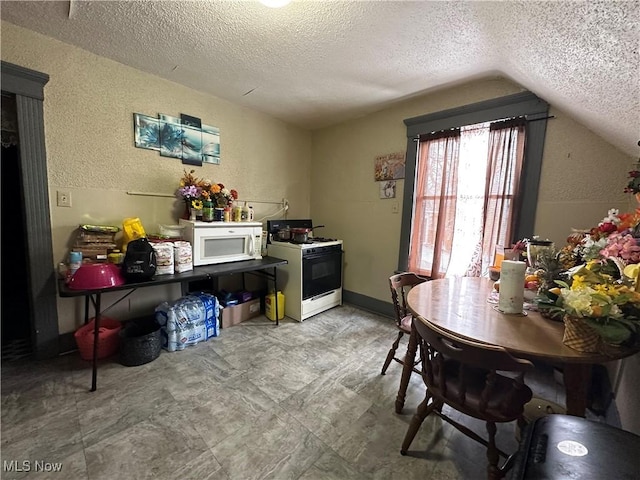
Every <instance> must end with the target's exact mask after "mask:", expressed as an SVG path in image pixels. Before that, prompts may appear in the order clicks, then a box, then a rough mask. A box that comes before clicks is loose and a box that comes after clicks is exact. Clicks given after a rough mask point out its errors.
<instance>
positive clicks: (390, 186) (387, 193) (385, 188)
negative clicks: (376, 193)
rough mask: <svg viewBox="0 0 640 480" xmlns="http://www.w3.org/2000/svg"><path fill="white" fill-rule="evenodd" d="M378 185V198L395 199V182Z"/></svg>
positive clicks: (388, 181) (389, 181) (390, 181)
mask: <svg viewBox="0 0 640 480" xmlns="http://www.w3.org/2000/svg"><path fill="white" fill-rule="evenodd" d="M378 183H379V184H380V198H396V181H395V180H387V181H384V182H378Z"/></svg>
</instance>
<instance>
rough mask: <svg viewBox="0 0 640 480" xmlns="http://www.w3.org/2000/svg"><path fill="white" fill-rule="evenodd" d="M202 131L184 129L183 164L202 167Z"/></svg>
mask: <svg viewBox="0 0 640 480" xmlns="http://www.w3.org/2000/svg"><path fill="white" fill-rule="evenodd" d="M201 152H202V130H200V129H199V128H189V127H187V126H184V125H183V128H182V163H185V164H187V165H202V153H201Z"/></svg>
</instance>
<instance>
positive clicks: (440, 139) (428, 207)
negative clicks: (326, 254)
mask: <svg viewBox="0 0 640 480" xmlns="http://www.w3.org/2000/svg"><path fill="white" fill-rule="evenodd" d="M548 109H549V105H548V104H547V103H546V102H544V101H543V100H541V99H539V98H538V97H536V96H535V95H533V94H531V93H529V92H525V93H520V94H516V95H510V96H508V97H503V98H498V99H494V100H489V101H486V102H480V103H477V104H473V105H468V106H465V107H460V108H456V109H452V110H447V111H444V112H438V113H434V114H429V115H425V116H422V117H417V118H413V119H408V120H405V124H406V125H407V137H408V142H407V161H406V179H405V188H404V194H403V202H404V205H405V208H404V209H403V218H402V231H401V238H400V252H399V260H398V270H400V271H406V270H415V271H421V272H422V273H425V274H432V272H431V270H434V271H433V276H443V275H444V271H447V270H450V271H449V274H450V275H479V274H481V273H482V271H483V270H486V268H487V267H488V265H489V264H490V263H491V262H492V261H493V252H494V249H495V245H496V244H499V243H506V244H508V243H511V242H512V241H514V240H515V239H516V238H522V237H525V236H531V235H532V232H533V223H534V217H535V207H536V204H537V191H538V183H539V177H540V167H541V162H542V147H543V144H544V134H545V131H546V118H548ZM514 117H519V118H520V120H519V121H515V122H514V121H511V122H510V123H504V122H502V123H501V122H496V121H497V120H501V119H505V118H514ZM523 119H524V120H526V121H524V122H523V121H522V120H523ZM518 123H519V125H518ZM514 129H515V130H514ZM435 132H438V133H435ZM507 132H509V133H507ZM525 137H526V142H524V138H525ZM490 142H492V143H490ZM505 142H507V143H506V144H505ZM491 144H493V145H494V146H493V147H491V150H490V149H489V146H490V145H491ZM495 145H503V146H504V145H511V146H512V147H514V148H512V149H510V150H509V151H510V152H512V153H513V152H514V151H516V150H517V149H516V148H515V147H516V146H518V145H519V146H520V149H521V154H522V159H521V162H520V166H519V167H518V166H517V165H515V166H514V164H513V162H511V163H510V165H512V167H513V168H511V169H507V170H505V169H504V168H503V167H499V166H497V164H496V163H495V161H496V160H497V159H498V158H499V157H500V155H498V151H497V150H496V148H497V147H496V146H495ZM479 150H482V151H483V152H487V151H491V152H492V153H491V154H490V155H486V154H485V155H483V157H484V159H483V161H482V162H478V161H477V160H474V158H476V157H477V156H476V155H469V153H468V152H470V151H474V152H477V151H479ZM499 150H503V148H502V147H501V148H500V149H499ZM512 153H510V155H511V154H512ZM447 157H448V158H449V163H448V164H446V165H445V163H444V159H445V158H447ZM502 157H504V156H502ZM504 158H511V157H509V156H506V157H504ZM512 160H513V159H512ZM420 161H422V164H423V165H425V164H426V162H429V164H430V165H431V169H430V170H429V171H426V172H425V171H422V172H420V171H419V170H418V169H417V165H418V164H419V163H420ZM465 162H466V163H465ZM487 162H489V163H487ZM508 164H509V162H507V164H505V166H508ZM445 168H446V169H447V172H446V175H444V170H443V169H445ZM487 168H489V169H490V170H491V171H492V172H493V173H492V175H487V173H486V172H487ZM483 169H484V171H483ZM518 169H520V170H518ZM438 177H440V178H441V180H440V183H438V180H437V178H438ZM458 177H459V178H458ZM445 178H449V179H451V178H458V181H457V182H455V183H451V182H449V183H447V182H446V181H444V180H443V179H445ZM478 178H482V179H484V178H488V179H494V180H493V181H491V182H489V183H487V184H484V181H482V182H478ZM497 179H502V182H497V181H496V180H497ZM500 184H502V185H503V186H504V188H502V189H501V188H498V187H499V186H500ZM436 191H437V193H435V192H436ZM425 192H427V193H425ZM429 192H431V193H429ZM514 198H520V202H519V203H515V204H514V203H513V200H514ZM408 207H411V208H408ZM505 211H506V212H511V213H509V214H507V215H505V214H504V212H505ZM416 212H418V214H417V215H418V216H416ZM473 212H475V213H473ZM478 212H480V213H478ZM500 212H502V213H500ZM456 218H457V221H456ZM427 219H430V220H427ZM436 219H437V220H438V222H436ZM494 220H497V221H494ZM437 224H439V225H440V226H439V227H436V225H437ZM470 231H473V232H474V234H475V235H476V241H472V242H469V241H468V239H469V235H468V232H470ZM412 232H414V233H415V235H414V236H413V242H412ZM418 232H419V234H418ZM478 238H479V239H480V241H479V242H478V240H477V239H478ZM443 245H445V246H446V247H444V248H443V247H442V246H443ZM434 246H435V248H434ZM452 252H455V255H454V256H452V255H451V253H452ZM410 257H411V262H412V264H411V265H410V264H409V259H410ZM416 258H419V260H418V262H416ZM471 260H473V261H471ZM443 265H444V266H446V268H445V269H442V266H443Z"/></svg>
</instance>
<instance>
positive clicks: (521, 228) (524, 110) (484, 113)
mask: <svg viewBox="0 0 640 480" xmlns="http://www.w3.org/2000/svg"><path fill="white" fill-rule="evenodd" d="M512 117H525V118H526V120H527V123H526V144H525V151H524V166H523V170H522V178H521V182H522V183H521V192H522V200H521V202H520V206H519V211H518V212H517V218H518V222H517V225H516V228H515V230H514V232H513V238H512V239H511V240H512V241H515V240H516V239H520V238H526V237H529V238H530V237H531V236H533V228H534V223H535V215H536V207H537V204H538V187H539V184H540V172H541V170H542V154H543V150H544V139H545V135H546V130H547V119H548V118H549V104H548V103H547V102H545V101H544V100H542V99H541V98H539V97H538V96H537V95H535V94H533V93H531V92H521V93H516V94H513V95H507V96H505V97H499V98H493V99H491V100H485V101H482V102H477V103H472V104H470V105H465V106H462V107H456V108H451V109H448V110H442V111H440V112H435V113H429V114H426V115H420V116H418V117H412V118H408V119H405V120H404V123H405V125H406V126H407V155H406V162H405V182H404V190H403V194H402V203H403V205H404V206H405V208H403V210H402V219H401V229H400V248H399V253H398V271H402V272H403V271H406V270H407V265H408V257H409V245H410V241H411V222H412V219H413V211H414V197H413V195H414V188H415V181H416V162H417V154H418V145H417V141H418V137H419V136H420V135H424V134H428V133H431V132H437V131H440V130H448V129H452V128H458V127H462V126H465V125H472V124H476V123H483V122H492V121H495V120H500V119H505V118H512ZM409 207H410V208H409Z"/></svg>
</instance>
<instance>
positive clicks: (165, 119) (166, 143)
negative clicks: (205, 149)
mask: <svg viewBox="0 0 640 480" xmlns="http://www.w3.org/2000/svg"><path fill="white" fill-rule="evenodd" d="M158 117H159V122H160V155H162V156H163V157H172V158H182V124H181V123H180V119H179V118H177V117H172V116H170V115H158Z"/></svg>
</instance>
